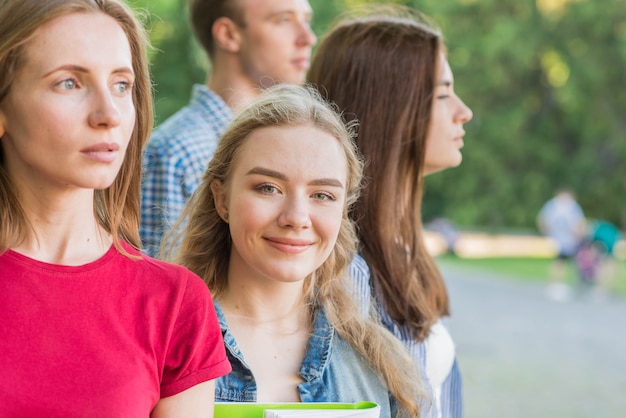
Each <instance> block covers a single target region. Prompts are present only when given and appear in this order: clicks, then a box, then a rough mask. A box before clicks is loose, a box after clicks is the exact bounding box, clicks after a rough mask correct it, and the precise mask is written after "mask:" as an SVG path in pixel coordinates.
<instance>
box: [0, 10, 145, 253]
mask: <svg viewBox="0 0 626 418" xmlns="http://www.w3.org/2000/svg"><path fill="white" fill-rule="evenodd" d="M71 13H104V14H106V15H108V16H110V17H112V18H113V19H115V21H116V22H117V23H118V24H119V25H120V27H121V28H122V29H123V30H124V33H125V34H126V37H127V38H128V42H129V44H130V49H131V54H132V64H133V71H134V72H135V82H134V86H133V103H134V105H135V113H136V114H135V127H134V129H133V133H132V136H131V140H130V143H129V144H128V149H127V150H126V156H125V158H124V162H123V163H122V166H121V168H120V172H119V173H118V175H117V177H116V179H115V181H114V182H113V184H112V185H111V186H109V187H108V188H106V189H104V190H96V191H95V194H94V208H95V214H94V215H95V216H96V219H97V220H98V222H99V223H100V225H101V226H102V227H103V228H104V229H105V230H106V231H107V232H109V233H110V234H111V235H112V236H113V239H114V243H115V245H116V247H117V249H118V250H120V251H121V252H123V253H125V251H124V250H123V249H122V247H121V246H120V244H119V242H118V238H121V239H124V240H125V241H127V242H128V243H130V244H131V245H133V246H134V247H136V248H139V246H140V239H139V211H140V208H139V207H140V206H139V205H140V190H139V186H140V181H141V152H142V149H143V146H144V144H145V143H146V142H147V140H148V137H149V136H150V132H151V130H152V124H153V112H152V86H151V82H150V74H149V70H148V59H147V55H146V48H147V46H148V38H147V36H146V33H145V31H144V28H143V26H142V25H141V24H140V23H139V22H138V21H137V19H136V18H135V16H134V15H133V12H132V10H131V9H130V8H129V7H128V6H126V5H125V4H124V3H122V2H120V1H118V0H45V1H41V0H0V103H2V101H3V100H4V98H5V97H6V96H7V94H9V92H10V90H11V85H12V82H13V79H14V77H15V74H16V73H17V72H18V71H19V69H20V67H21V66H22V65H23V52H24V48H26V46H27V45H28V42H29V41H30V40H31V39H32V37H33V35H34V33H35V31H36V30H37V29H38V28H39V27H41V26H42V25H43V24H45V23H47V22H50V21H51V20H54V19H56V18H59V17H61V16H65V15H68V14H71ZM30 231H32V227H31V225H30V223H29V222H28V218H27V215H26V213H25V212H24V210H23V208H22V206H21V205H20V201H19V197H18V196H17V194H16V192H15V190H14V187H13V185H12V182H11V178H10V176H9V174H8V173H7V171H6V169H5V163H4V153H3V152H2V148H1V147H0V253H1V252H2V251H4V250H6V249H7V248H11V247H13V246H16V245H19V244H20V243H22V242H23V241H24V240H25V239H26V238H27V236H28V235H29V232H30Z"/></svg>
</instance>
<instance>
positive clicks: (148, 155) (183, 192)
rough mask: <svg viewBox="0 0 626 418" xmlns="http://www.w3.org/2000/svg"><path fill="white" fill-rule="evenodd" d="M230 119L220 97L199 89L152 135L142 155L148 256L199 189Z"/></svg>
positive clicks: (143, 224) (142, 227)
mask: <svg viewBox="0 0 626 418" xmlns="http://www.w3.org/2000/svg"><path fill="white" fill-rule="evenodd" d="M232 118H233V112H232V110H231V109H230V108H229V107H228V105H227V104H226V103H225V102H224V100H222V98H221V97H219V96H218V95H217V94H216V93H214V92H213V91H211V90H209V88H208V87H207V86H205V85H200V84H196V85H194V87H193V92H192V97H191V100H190V102H189V104H188V105H187V106H185V107H184V108H182V109H180V110H179V111H178V112H176V113H175V114H174V115H172V116H171V117H170V118H168V119H167V120H166V121H165V122H163V124H161V125H160V126H159V127H158V128H157V129H156V130H155V131H154V134H153V135H152V137H151V138H150V142H149V143H148V146H147V147H146V150H145V151H144V154H143V179H142V184H141V224H140V229H139V233H140V235H141V241H142V246H143V251H144V252H145V253H146V254H148V255H151V256H153V257H155V256H157V255H158V252H159V247H160V245H161V240H162V239H163V235H164V234H165V233H166V232H167V231H168V230H169V228H171V226H172V225H173V224H174V222H176V220H178V217H179V216H180V214H181V212H182V210H183V207H184V205H185V203H186V202H187V200H189V198H190V197H191V194H192V193H193V192H194V190H195V189H196V188H197V187H198V186H199V185H200V182H201V180H202V174H203V173H204V172H205V170H206V168H207V166H208V164H209V161H210V160H211V158H212V157H213V153H214V152H215V149H216V148H217V143H218V141H219V138H220V136H221V135H222V133H224V131H225V130H226V128H227V127H228V124H229V123H230V121H231V120H232Z"/></svg>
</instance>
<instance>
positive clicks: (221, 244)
mask: <svg viewBox="0 0 626 418" xmlns="http://www.w3.org/2000/svg"><path fill="white" fill-rule="evenodd" d="M303 125H305V126H314V127H315V128H317V129H321V130H323V131H325V132H327V133H329V134H331V135H332V136H333V137H335V138H337V141H339V143H340V144H341V146H342V148H343V151H344V153H345V157H346V160H347V167H348V173H347V184H346V190H347V193H346V203H345V207H344V211H343V222H342V225H341V228H340V231H339V235H338V238H337V242H336V245H335V246H334V249H333V251H332V252H331V254H330V256H329V257H328V259H327V260H326V261H325V262H324V263H323V264H322V265H321V266H320V267H319V268H318V269H317V270H316V271H314V272H312V273H311V274H310V275H309V276H308V277H306V278H305V281H304V287H303V295H302V297H303V299H304V302H305V303H307V305H308V306H311V307H314V306H321V307H322V308H323V309H324V311H325V312H326V314H327V316H328V318H329V321H330V323H331V325H332V326H333V328H335V330H336V331H337V332H338V334H339V335H340V336H341V337H342V338H343V339H344V340H345V341H347V342H348V343H349V344H350V345H351V346H352V347H353V348H354V349H355V350H356V351H357V352H358V353H360V354H361V355H362V356H363V357H364V358H365V359H366V360H367V361H368V362H369V363H370V365H371V366H372V367H373V369H374V370H376V371H377V372H378V374H379V375H380V376H381V378H382V380H383V381H384V382H385V383H386V385H387V388H388V390H389V391H390V393H391V394H392V395H393V396H394V397H395V399H396V400H397V401H398V404H399V405H400V409H401V410H402V411H403V412H402V414H406V415H407V416H410V417H417V416H419V406H418V400H419V399H421V397H422V396H423V390H422V387H421V385H420V383H419V382H420V379H419V373H418V371H417V370H416V369H415V366H414V363H413V361H412V360H411V358H410V356H409V355H408V353H407V352H406V349H405V347H404V346H403V345H402V344H401V343H400V342H399V341H398V340H397V339H396V338H395V337H394V336H393V335H392V334H391V333H390V332H389V331H387V330H386V329H385V328H384V327H383V326H381V325H380V324H379V323H378V322H376V321H374V320H372V319H370V318H365V317H364V316H363V315H362V314H361V313H360V311H359V309H358V307H357V305H356V303H355V301H354V299H353V298H354V296H355V292H354V290H353V286H352V283H351V281H350V278H349V276H348V271H347V270H348V265H349V264H350V262H351V260H352V258H353V257H354V255H355V252H356V244H357V235H356V230H355V224H354V222H353V221H351V220H350V218H349V216H348V212H349V208H350V206H351V205H352V204H353V203H354V202H355V201H356V200H357V198H358V195H359V191H360V183H361V177H362V168H363V167H362V162H361V160H360V158H359V157H358V154H357V152H356V149H355V146H354V143H353V141H352V139H353V136H354V129H353V128H354V125H355V123H352V124H350V125H348V126H346V124H345V123H344V122H343V120H342V118H341V116H340V115H339V114H338V113H337V112H336V110H335V109H334V107H332V106H331V105H329V104H328V103H326V102H324V101H323V99H322V98H321V97H320V96H319V94H318V93H317V92H315V91H314V90H313V89H311V88H307V87H299V86H294V85H277V86H274V87H271V88H269V89H266V90H265V91H264V93H263V94H262V95H261V97H260V98H259V99H257V100H256V101H255V102H253V103H252V104H251V105H250V106H248V107H247V108H246V109H244V110H243V111H242V112H241V113H240V114H239V115H238V116H237V117H236V118H235V120H234V121H233V122H232V124H231V125H230V127H229V128H228V129H227V131H226V132H225V133H224V135H223V136H222V138H221V140H220V142H219V145H218V147H217V150H216V152H215V154H214V157H213V159H212V160H211V162H210V163H209V167H208V169H207V170H206V172H205V174H204V178H203V181H202V184H201V185H200V187H199V188H198V189H197V191H196V192H195V193H194V194H193V196H192V198H191V200H190V201H189V203H188V204H187V206H186V207H185V210H184V211H183V214H182V217H181V219H180V220H179V221H178V223H177V224H176V225H175V226H174V228H173V229H172V231H180V232H178V233H176V232H171V233H170V234H168V235H167V236H166V239H165V243H164V247H163V248H164V250H163V251H162V253H163V255H164V256H166V257H168V258H170V259H171V260H172V261H174V262H175V263H178V264H182V265H184V266H186V267H187V268H189V269H190V270H191V271H193V272H194V273H196V274H198V275H199V276H200V277H202V278H203V279H204V280H205V282H206V283H207V284H208V286H209V288H210V289H211V292H212V293H213V295H214V296H215V297H216V298H219V297H220V295H221V294H222V293H223V292H224V291H225V289H226V288H227V286H228V264H229V258H230V252H231V246H232V242H231V239H230V232H229V226H228V224H227V223H226V222H224V221H223V220H222V218H221V217H220V216H219V215H218V211H217V209H216V206H215V201H214V197H213V193H212V190H211V183H212V182H213V181H215V180H218V181H220V182H221V183H222V184H223V185H224V187H225V188H226V189H228V183H229V179H230V175H231V172H232V170H233V166H234V165H235V164H236V161H237V153H238V150H239V149H240V148H241V146H242V145H243V144H244V143H245V141H247V140H248V138H249V137H250V135H251V133H252V132H254V131H256V130H258V129H261V128H264V127H270V126H303ZM183 225H184V228H183ZM166 249H169V253H168V254H165V253H167V252H168V251H166ZM172 256H173V257H172Z"/></svg>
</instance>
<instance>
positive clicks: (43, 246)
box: [12, 190, 112, 265]
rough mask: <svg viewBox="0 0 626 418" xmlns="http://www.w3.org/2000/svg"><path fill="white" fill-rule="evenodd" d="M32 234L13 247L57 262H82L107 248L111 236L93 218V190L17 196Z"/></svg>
mask: <svg viewBox="0 0 626 418" xmlns="http://www.w3.org/2000/svg"><path fill="white" fill-rule="evenodd" d="M20 197H21V198H22V199H21V202H20V203H21V204H22V208H23V209H24V212H25V213H26V216H27V218H28V221H29V223H30V226H31V227H32V234H31V235H30V236H29V238H27V240H26V241H24V242H23V243H21V244H20V245H19V246H17V247H15V248H12V249H13V250H14V251H17V252H19V253H21V254H24V255H26V256H28V257H30V258H33V259H35V260H39V261H43V262H47V263H51V264H60V265H82V264H86V263H89V262H92V261H95V260H97V259H98V258H100V257H102V255H104V253H106V252H107V251H108V249H109V248H110V247H111V244H112V238H111V236H110V234H108V233H107V232H106V231H105V230H104V229H103V228H102V227H101V226H100V225H99V224H98V222H97V221H96V218H95V215H94V207H93V190H80V191H77V192H76V193H73V194H68V195H65V196H58V197H56V198H52V197H50V196H49V195H48V196H46V195H45V194H41V195H38V196H35V195H33V194H23V195H22V196H20Z"/></svg>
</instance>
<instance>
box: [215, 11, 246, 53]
mask: <svg viewBox="0 0 626 418" xmlns="http://www.w3.org/2000/svg"><path fill="white" fill-rule="evenodd" d="M211 31H212V32H213V42H215V47H216V48H217V49H221V50H223V51H226V52H232V53H237V52H239V48H240V46H241V35H240V33H239V27H238V26H237V24H236V23H235V22H233V20H232V19H230V18H228V17H220V18H219V19H217V20H216V21H215V23H213V28H212V30H211Z"/></svg>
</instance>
